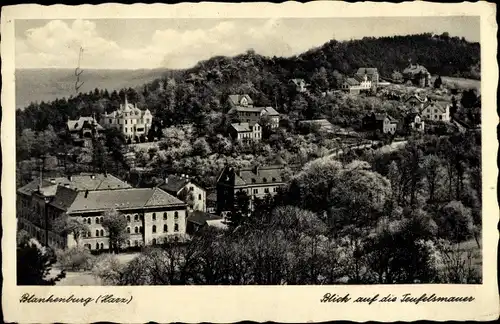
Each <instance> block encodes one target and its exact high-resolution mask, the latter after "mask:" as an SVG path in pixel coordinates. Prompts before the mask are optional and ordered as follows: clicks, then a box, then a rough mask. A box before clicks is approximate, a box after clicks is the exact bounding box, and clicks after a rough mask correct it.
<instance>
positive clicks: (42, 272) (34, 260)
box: [17, 239, 66, 286]
mask: <svg viewBox="0 0 500 324" xmlns="http://www.w3.org/2000/svg"><path fill="white" fill-rule="evenodd" d="M20 243H21V244H20V245H18V247H17V284H18V285H30V286H53V285H55V283H56V282H57V281H60V280H61V279H63V278H64V277H65V276H66V273H65V272H64V271H61V272H59V273H58V274H57V275H55V276H54V275H52V276H51V269H52V266H53V265H54V264H55V263H56V261H57V259H56V256H55V254H54V251H52V250H51V249H50V248H48V247H43V246H42V245H41V244H40V243H39V242H38V241H37V240H35V239H30V240H29V241H26V240H23V241H22V242H20Z"/></svg>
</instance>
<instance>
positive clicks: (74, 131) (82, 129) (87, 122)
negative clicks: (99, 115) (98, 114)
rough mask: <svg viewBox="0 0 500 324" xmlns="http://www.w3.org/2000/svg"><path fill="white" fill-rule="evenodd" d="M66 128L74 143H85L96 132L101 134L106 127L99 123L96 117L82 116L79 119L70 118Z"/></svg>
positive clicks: (97, 134)
mask: <svg viewBox="0 0 500 324" xmlns="http://www.w3.org/2000/svg"><path fill="white" fill-rule="evenodd" d="M66 130H67V132H68V134H69V135H70V136H71V139H72V140H73V143H75V144H85V143H86V141H87V140H91V139H92V138H93V135H94V134H95V135H96V136H99V135H100V134H101V133H102V132H103V131H104V128H103V127H102V126H101V125H99V124H98V123H97V121H96V120H95V118H94V117H80V118H78V119H77V120H68V121H67V122H66Z"/></svg>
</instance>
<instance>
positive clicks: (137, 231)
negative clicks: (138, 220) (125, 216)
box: [134, 226, 139, 234]
mask: <svg viewBox="0 0 500 324" xmlns="http://www.w3.org/2000/svg"><path fill="white" fill-rule="evenodd" d="M134 233H135V234H137V233H139V228H138V227H137V226H136V227H135V228H134Z"/></svg>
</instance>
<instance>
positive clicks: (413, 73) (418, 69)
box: [403, 62, 431, 88]
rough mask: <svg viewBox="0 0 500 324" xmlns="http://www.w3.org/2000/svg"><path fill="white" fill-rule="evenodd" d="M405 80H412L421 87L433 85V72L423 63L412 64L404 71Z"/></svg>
mask: <svg viewBox="0 0 500 324" xmlns="http://www.w3.org/2000/svg"><path fill="white" fill-rule="evenodd" d="M403 80H404V82H411V83H413V84H414V85H416V86H419V87H421V88H425V87H430V86H431V74H430V73H429V71H427V69H426V68H425V67H424V66H423V65H419V64H412V63H411V62H410V65H409V66H408V67H407V68H406V69H404V71H403Z"/></svg>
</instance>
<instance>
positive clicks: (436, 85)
mask: <svg viewBox="0 0 500 324" xmlns="http://www.w3.org/2000/svg"><path fill="white" fill-rule="evenodd" d="M442 85H443V80H441V76H440V75H438V77H437V78H436V80H434V88H435V89H440V88H441V86H442Z"/></svg>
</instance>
